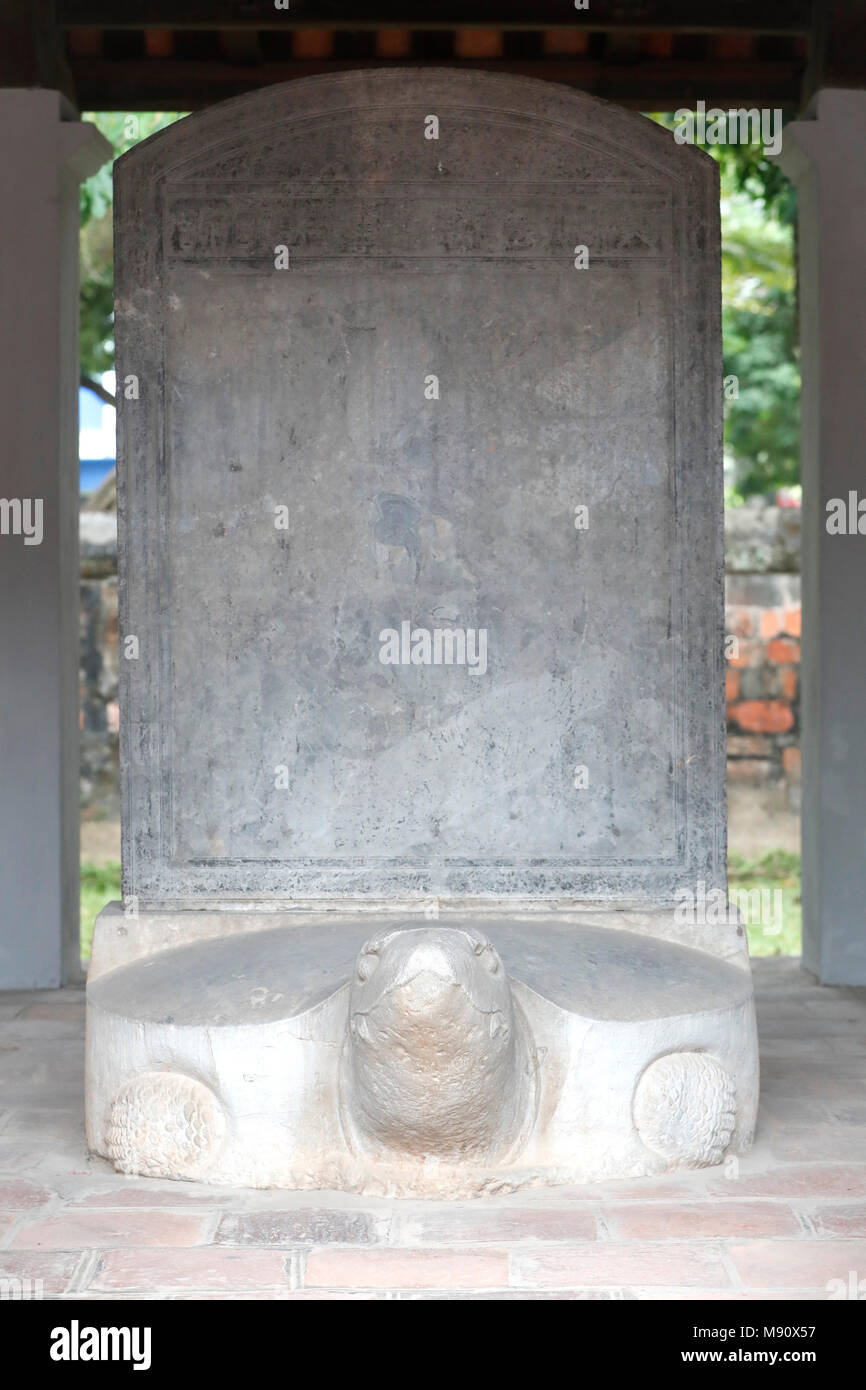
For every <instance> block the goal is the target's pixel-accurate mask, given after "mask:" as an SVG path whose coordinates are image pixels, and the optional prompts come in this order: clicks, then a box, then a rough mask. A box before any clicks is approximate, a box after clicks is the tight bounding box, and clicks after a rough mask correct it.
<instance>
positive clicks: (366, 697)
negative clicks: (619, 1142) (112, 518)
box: [115, 70, 724, 902]
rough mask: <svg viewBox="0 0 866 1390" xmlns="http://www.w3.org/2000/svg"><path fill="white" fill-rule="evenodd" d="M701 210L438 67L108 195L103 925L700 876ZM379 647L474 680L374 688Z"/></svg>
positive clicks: (704, 549)
mask: <svg viewBox="0 0 866 1390" xmlns="http://www.w3.org/2000/svg"><path fill="white" fill-rule="evenodd" d="M430 112H433V113H435V114H436V115H437V116H438V119H439V130H440V134H439V139H438V140H426V139H425V138H424V128H425V116H426V115H427V114H428V113H430ZM716 177H717V174H716V166H715V165H714V164H713V162H712V161H711V160H709V159H707V158H705V157H704V156H702V155H700V154H699V153H697V152H696V151H694V150H692V149H689V148H686V147H681V146H678V145H676V144H675V142H674V141H673V139H672V138H671V136H670V135H669V134H668V133H666V132H664V131H662V130H661V129H659V128H658V127H657V126H655V125H654V124H653V123H651V122H649V121H646V120H644V119H643V118H639V117H636V116H633V115H629V114H627V113H625V112H622V111H619V110H617V109H616V108H615V107H612V106H605V105H601V104H599V103H597V102H594V101H593V100H592V99H590V98H587V97H584V96H582V95H580V94H578V93H574V92H569V91H565V90H559V89H556V88H552V87H551V86H549V85H548V84H543V85H542V84H533V83H532V82H527V81H524V80H519V79H512V78H502V77H494V76H490V75H486V74H480V73H475V74H467V73H454V72H448V71H444V70H443V71H438V70H430V71H429V72H425V73H424V74H423V75H422V76H419V75H418V74H408V73H401V72H380V73H375V74H354V73H346V74H341V75H340V76H337V77H334V78H327V79H311V80H309V81H307V82H302V83H297V82H295V83H291V84H288V85H286V86H284V87H278V88H270V89H267V90H265V91H261V92H258V93H256V94H255V95H253V96H250V97H245V98H242V99H241V100H239V101H235V102H229V103H227V104H225V105H223V106H219V107H215V108H212V109H211V110H209V111H207V112H205V113H202V114H201V115H196V116H194V117H191V118H190V119H188V120H187V121H184V122H181V123H180V124H178V125H177V126H175V127H172V128H171V129H170V130H168V131H166V132H164V133H162V134H160V135H158V136H156V137H155V138H154V139H152V140H150V141H148V142H146V143H145V144H144V145H142V146H140V147H138V148H137V149H135V150H134V151H132V152H130V153H129V154H127V155H126V156H124V158H123V159H121V160H120V161H119V163H118V166H117V172H116V183H117V197H116V204H115V206H116V216H117V228H116V241H117V246H118V248H119V250H118V279H117V285H118V290H117V294H118V301H117V319H118V324H117V339H118V354H119V380H121V381H123V380H124V379H125V378H126V376H127V375H128V374H133V375H135V376H137V378H138V380H139V383H140V397H139V399H137V400H132V401H130V400H126V399H124V400H123V402H122V404H121V410H120V415H121V420H120V445H119V450H120V468H119V487H120V494H121V495H120V508H121V525H122V548H123V555H122V580H121V582H122V610H123V629H124V632H125V633H132V634H135V635H136V636H137V637H138V638H139V642H140V657H139V659H138V660H137V661H126V662H125V663H124V671H123V676H124V689H123V701H122V703H123V708H124V727H123V739H124V781H125V787H126V792H125V796H126V805H127V816H126V826H125V842H124V843H125V853H124V864H125V880H124V884H125V891H127V892H129V893H132V894H136V895H138V896H139V897H140V898H141V899H142V900H147V899H150V900H155V901H159V900H162V901H164V900H167V899H170V900H175V901H180V902H182V901H195V902H200V901H201V897H202V895H209V896H211V897H212V898H214V899H216V900H220V899H225V898H226V897H238V896H240V897H242V898H243V899H244V900H245V901H249V900H250V899H256V898H274V897H276V898H282V899H287V898H296V897H301V898H332V899H336V900H339V899H340V898H341V897H345V896H347V895H353V894H358V893H362V894H370V895H375V896H380V897H389V898H390V897H394V896H397V897H403V898H411V897H417V896H421V895H429V894H443V895H450V896H458V897H462V896H469V897H471V896H475V895H478V894H493V895H495V896H502V897H506V898H509V899H512V898H519V897H524V898H532V897H535V896H537V895H539V894H541V895H553V896H555V897H558V896H565V897H571V898H582V897H588V898H591V899H599V898H619V899H622V898H629V897H635V896H637V897H656V898H662V899H664V898H668V899H670V898H671V896H672V895H673V894H674V893H675V892H676V890H677V889H678V888H680V887H681V886H682V885H683V884H688V885H692V884H693V882H694V880H695V879H696V878H702V879H704V880H706V881H707V882H708V883H709V882H712V883H714V884H716V883H718V884H721V883H723V879H724V833H723V816H722V809H721V808H722V790H721V789H722V780H723V774H724V761H723V719H722V704H721V694H720V690H721V679H722V659H721V630H722V603H721V586H720V569H721V563H722V550H721V534H720V533H721V527H720V516H721V471H720V468H719V466H718V465H719V431H720V392H719V386H718V383H719V379H720V361H719V302H718V301H719V294H718V262H719V242H718V235H719V233H718V206H717V187H716ZM584 245H585V246H586V247H587V251H588V256H589V266H588V268H587V269H578V268H575V259H576V257H575V248H576V247H578V246H584ZM280 246H285V247H286V248H287V252H288V268H286V269H277V268H275V259H279V257H278V255H276V256H275V252H277V249H278V248H279V247H280ZM431 376H435V377H437V378H438V399H427V397H426V396H425V383H427V382H428V381H429V378H430V377H431ZM429 390H432V388H428V394H429ZM280 507H284V508H287V509H288V512H287V515H288V529H278V527H277V526H276V525H275V520H277V519H278V518H277V513H276V510H275V509H277V508H280ZM580 507H586V508H588V528H587V529H576V526H575V522H576V520H579V518H578V517H576V509H577V508H580ZM124 519H125V522H126V524H125V525H124V524H123V523H124ZM403 622H408V623H410V624H411V625H412V630H419V631H423V632H426V633H432V632H435V630H436V629H440V630H441V629H446V628H447V629H451V630H455V629H456V630H460V631H461V632H463V633H465V632H466V631H467V630H469V631H471V633H473V634H477V633H478V632H479V630H483V631H484V632H485V633H486V639H487V654H486V670H485V671H484V673H483V674H480V665H478V666H477V668H476V669H475V670H472V669H471V668H470V667H469V666H467V665H463V666H458V665H454V666H451V667H449V666H446V665H441V666H437V665H427V664H411V663H410V664H406V665H402V664H401V665H387V664H383V663H382V662H381V661H380V651H381V648H382V642H381V641H380V634H381V633H382V632H384V631H386V630H389V629H393V630H395V631H397V632H399V631H400V630H401V625H402V623H403ZM421 654H422V655H423V653H421ZM613 731H615V736H612V733H613ZM578 768H580V769H585V773H586V778H587V779H588V785H586V786H583V785H580V779H581V775H582V774H581V775H578V776H577V777H576V769H578ZM279 769H284V770H285V771H284V773H283V776H282V782H281V781H280V772H279ZM576 781H577V782H578V785H577V786H576V785H575V783H576Z"/></svg>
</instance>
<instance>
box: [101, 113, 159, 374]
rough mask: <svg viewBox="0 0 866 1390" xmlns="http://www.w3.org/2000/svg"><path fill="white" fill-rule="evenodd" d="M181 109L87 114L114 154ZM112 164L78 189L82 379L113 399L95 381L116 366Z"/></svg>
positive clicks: (128, 147) (141, 138)
mask: <svg viewBox="0 0 866 1390" xmlns="http://www.w3.org/2000/svg"><path fill="white" fill-rule="evenodd" d="M182 114H183V113H182V112H166V111H148V112H122V111H99V112H95V113H94V112H90V113H86V114H85V117H84V119H85V120H88V121H92V122H93V123H94V125H96V126H98V128H99V129H100V130H101V131H102V134H103V135H104V136H105V137H106V139H107V140H110V141H111V144H112V145H113V146H114V154H115V158H117V156H118V155H121V154H123V153H124V152H125V151H126V150H128V149H130V148H131V147H132V146H133V145H137V144H138V142H139V141H140V140H145V139H147V137H148V136H149V135H154V134H155V133H156V132H157V131H158V130H162V129H163V127H164V126H167V125H171V123H172V122H173V121H176V120H179V119H180V116H181V115H182ZM112 194H113V185H112V166H111V165H110V164H106V165H103V167H102V168H101V169H100V170H99V172H98V173H96V174H94V175H93V177H92V178H89V179H87V180H86V182H85V183H83V184H82V187H81V336H80V344H81V346H80V352H81V379H82V383H85V382H86V383H87V384H89V385H91V386H93V388H94V389H95V390H96V391H97V392H98V393H99V394H100V395H102V396H104V397H106V398H107V399H111V398H110V396H108V393H106V392H104V391H103V388H102V386H101V385H100V382H99V377H100V375H101V374H102V372H108V371H111V369H112V367H113V366H114V260H113V245H112V235H111V230H112V229H111V202H112Z"/></svg>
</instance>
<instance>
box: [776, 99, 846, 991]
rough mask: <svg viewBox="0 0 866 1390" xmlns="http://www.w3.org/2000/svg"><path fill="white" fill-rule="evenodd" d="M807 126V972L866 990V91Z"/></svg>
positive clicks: (838, 102) (803, 183)
mask: <svg viewBox="0 0 866 1390" xmlns="http://www.w3.org/2000/svg"><path fill="white" fill-rule="evenodd" d="M810 115H811V116H812V119H806V120H802V121H797V122H796V123H795V124H793V125H790V126H788V127H786V129H785V147H784V150H783V152H782V154H781V156H780V163H781V165H782V168H783V169H784V170H785V172H786V173H787V174H788V176H789V177H790V178H792V179H793V180H794V182H795V183H796V184H797V188H798V191H799V199H800V334H801V341H802V367H803V672H802V717H803V963H804V965H805V966H806V967H807V969H809V970H811V971H813V972H814V973H815V974H816V975H818V977H819V979H821V980H822V981H824V982H825V983H826V984H852V985H864V984H866V735H864V720H866V534H862V535H861V534H859V533H857V532H855V533H854V534H844V535H833V534H830V533H829V532H828V529H827V504H828V502H829V501H830V500H831V499H833V498H841V499H843V500H844V501H845V502H846V503H847V502H848V500H849V493H851V492H856V494H857V498H858V499H866V236H864V227H866V159H864V149H866V92H861V91H841V90H835V89H834V90H824V91H821V92H819V93H818V94H817V97H816V98H815V100H814V102H813V103H812V106H811V107H810ZM864 512H866V507H864ZM862 525H863V530H864V532H866V515H864V516H863V518H862Z"/></svg>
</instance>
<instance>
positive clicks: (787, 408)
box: [653, 112, 800, 504]
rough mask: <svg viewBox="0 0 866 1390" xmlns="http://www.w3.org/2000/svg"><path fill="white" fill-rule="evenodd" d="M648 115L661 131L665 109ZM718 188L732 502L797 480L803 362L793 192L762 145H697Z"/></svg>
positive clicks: (668, 121) (668, 118) (669, 120)
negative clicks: (733, 381) (713, 169)
mask: <svg viewBox="0 0 866 1390" xmlns="http://www.w3.org/2000/svg"><path fill="white" fill-rule="evenodd" d="M653 119H654V120H656V121H658V122H659V124H660V125H663V126H665V127H666V128H668V129H672V128H673V126H674V118H673V115H672V114H671V113H670V112H665V113H663V114H660V115H654V116H653ZM699 148H701V149H703V150H704V151H705V153H706V154H709V155H710V156H711V157H712V158H713V159H715V160H716V161H717V163H718V165H719V171H720V178H721V191H722V208H721V211H722V332H723V343H724V375H725V377H726V378H727V377H731V376H735V377H736V378H737V383H738V390H739V395H738V397H736V398H735V399H732V400H726V402H725V452H726V455H727V457H728V459H729V460H730V461H731V462H732V464H733V471H734V482H733V484H732V486H730V487H729V488H728V490H727V497H728V500H729V502H731V503H733V504H736V503H737V502H741V501H742V500H743V499H744V498H746V497H749V496H752V495H755V494H764V493H772V492H775V490H776V489H777V488H779V487H786V486H788V487H790V486H796V484H797V483H798V482H799V479H800V365H799V356H800V354H799V345H798V329H797V289H796V275H795V270H794V231H793V228H794V223H795V221H796V208H797V203H796V193H795V189H794V187H793V185H792V184H791V183H790V182H789V180H788V179H787V178H786V177H785V175H784V174H783V173H782V171H781V169H780V168H779V166H778V165H777V164H775V163H774V162H773V161H771V160H768V159H766V158H765V156H764V151H763V146H762V145H760V144H754V145H740V144H730V145H725V144H718V145H702V146H699Z"/></svg>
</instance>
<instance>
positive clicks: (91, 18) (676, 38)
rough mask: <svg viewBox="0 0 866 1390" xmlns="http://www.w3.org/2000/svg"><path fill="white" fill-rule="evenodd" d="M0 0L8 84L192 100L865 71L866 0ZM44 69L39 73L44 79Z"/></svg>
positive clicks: (660, 99) (772, 87)
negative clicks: (344, 89)
mask: <svg viewBox="0 0 866 1390" xmlns="http://www.w3.org/2000/svg"><path fill="white" fill-rule="evenodd" d="M282 3H285V0H3V2H2V12H3V19H2V27H0V85H7V86H9V85H44V86H47V85H54V86H59V87H61V88H62V89H63V90H65V91H66V92H67V94H68V95H69V96H70V98H71V100H72V101H73V102H74V103H75V104H76V105H77V106H78V107H79V109H81V110H175V111H176V110H185V111H186V110H194V109H196V108H198V107H202V106H207V105H210V104H211V103H213V102H216V101H220V100H222V99H224V98H226V97H230V96H236V95H238V94H239V93H241V92H246V91H250V90H251V89H253V88H256V87H261V86H265V85H267V84H269V83H272V82H284V81H286V80H288V79H290V78H295V77H303V76H307V75H310V74H319V73H325V72H335V71H340V70H342V69H348V68H371V67H376V66H395V65H397V66H401V67H412V66H418V67H423V66H429V65H431V64H433V65H447V66H451V67H471V68H486V69H490V70H493V71H498V72H511V73H522V74H524V75H526V76H530V77H541V78H549V79H551V80H553V81H556V82H565V83H568V84H570V85H572V86H575V87H580V88H582V89H583V90H584V91H588V92H592V93H594V94H595V95H597V96H602V97H606V98H608V99H609V100H612V101H616V102H619V103H621V104H622V105H624V106H630V107H634V108H637V109H642V110H656V109H657V110H673V109H676V108H677V107H681V106H691V105H694V104H695V102H697V101H698V100H704V101H705V102H706V103H707V105H708V106H723V107H730V106H742V105H744V104H745V105H756V104H757V105H763V106H772V107H776V106H781V107H783V108H785V109H787V110H798V109H801V108H802V107H803V106H804V105H805V103H806V101H807V100H808V98H809V96H810V95H811V93H812V92H813V91H814V90H815V88H816V87H817V86H819V85H822V84H827V83H829V84H830V85H837V86H839V85H845V86H863V85H866V0H589V3H588V8H587V9H585V10H577V9H575V3H574V0H426V3H424V4H421V3H418V0H373V3H355V4H352V3H337V0H288V8H287V9H283V8H277V5H278V4H282ZM34 76H35V81H34Z"/></svg>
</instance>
